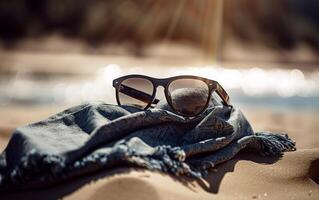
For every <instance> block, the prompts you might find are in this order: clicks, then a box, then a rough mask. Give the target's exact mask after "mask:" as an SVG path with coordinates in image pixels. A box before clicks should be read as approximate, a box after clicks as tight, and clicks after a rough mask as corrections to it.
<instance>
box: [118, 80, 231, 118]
mask: <svg viewBox="0 0 319 200" xmlns="http://www.w3.org/2000/svg"><path fill="white" fill-rule="evenodd" d="M130 78H140V79H146V80H148V81H150V82H151V83H152V85H153V93H152V95H149V94H147V93H144V92H142V91H139V90H136V89H134V88H131V87H129V86H125V85H124V88H123V85H121V83H122V82H123V81H124V80H127V79H130ZM179 79H194V80H200V81H203V82H204V83H206V85H207V86H208V95H209V96H208V98H207V102H206V104H205V106H204V107H203V109H202V110H201V111H200V112H198V113H196V114H194V115H192V114H185V113H180V112H178V111H177V110H176V109H175V108H174V106H173V103H172V101H171V97H170V92H169V90H168V88H169V85H170V84H171V83H172V82H173V81H175V80H179ZM121 86H122V88H121V89H124V90H125V91H124V92H122V91H121V92H122V93H124V94H126V95H128V96H131V97H133V98H136V99H139V100H141V101H143V102H145V103H148V104H147V105H146V107H145V108H144V110H146V109H148V108H150V107H151V105H152V104H157V103H158V102H159V100H158V99H156V98H155V96H156V89H157V87H158V86H162V87H164V94H165V98H166V101H167V103H168V104H169V106H170V107H171V108H172V110H173V112H175V113H176V114H179V115H182V116H184V117H195V116H197V115H199V114H201V113H202V112H203V111H204V110H205V109H206V108H207V107H208V105H209V102H210V99H211V95H212V93H213V92H216V93H217V94H218V95H219V97H220V98H221V99H222V101H223V104H224V105H225V106H231V105H230V103H229V95H228V94H227V92H226V91H225V90H224V88H223V87H222V86H221V85H220V84H219V83H218V82H217V81H214V80H210V79H207V78H203V77H199V76H193V75H181V76H174V77H170V78H153V77H149V76H145V75H140V74H132V75H126V76H122V77H119V78H117V79H114V80H113V87H114V88H115V95H116V101H117V104H118V105H120V106H121V102H120V98H119V92H120V87H121Z"/></svg>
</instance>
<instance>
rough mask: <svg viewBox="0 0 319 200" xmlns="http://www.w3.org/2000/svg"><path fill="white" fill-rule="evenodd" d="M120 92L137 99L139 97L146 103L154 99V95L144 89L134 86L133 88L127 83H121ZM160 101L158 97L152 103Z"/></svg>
mask: <svg viewBox="0 0 319 200" xmlns="http://www.w3.org/2000/svg"><path fill="white" fill-rule="evenodd" d="M119 92H121V93H123V94H126V95H128V96H130V97H133V98H135V99H138V100H140V101H143V102H145V103H149V102H150V100H151V99H152V96H151V95H149V94H147V93H145V92H142V91H139V90H136V89H134V88H131V87H129V86H126V85H123V84H121V85H120V86H119ZM158 102H159V100H158V99H154V100H153V102H152V104H157V103H158Z"/></svg>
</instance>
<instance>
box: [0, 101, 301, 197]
mask: <svg viewBox="0 0 319 200" xmlns="http://www.w3.org/2000/svg"><path fill="white" fill-rule="evenodd" d="M242 149H245V150H249V151H251V152H255V153H259V154H262V155H268V156H276V155H280V154H282V152H284V151H290V150H294V149H295V143H294V142H293V141H292V140H291V139H290V138H288V136H287V135H286V134H275V133H269V132H258V133H254V132H253V130H252V128H251V126H250V124H249V122H248V121H247V120H246V118H245V117H244V115H243V113H242V112H241V111H240V110H239V109H238V108H236V107H226V106H223V105H221V104H220V103H218V102H216V101H215V100H212V102H211V104H210V106H209V108H208V109H207V110H206V111H205V112H204V113H202V114H201V115H199V116H197V117H195V118H184V117H181V116H179V115H176V114H174V113H172V112H171V111H170V109H169V107H168V106H167V104H166V102H165V101H162V102H161V103H160V104H158V106H157V107H156V108H152V109H149V110H139V109H136V108H133V107H129V106H127V107H125V106H116V105H110V104H105V103H87V104H83V105H79V106H75V107H72V108H70V109H67V110H64V111H63V112H60V113H58V114H56V115H54V116H51V117H49V118H48V119H45V120H42V121H40V122H36V123H33V124H30V125H27V126H23V127H19V128H17V129H16V130H15V131H14V133H13V135H12V137H11V139H10V141H9V143H8V145H7V147H6V149H5V150H4V152H2V153H1V154H0V191H8V190H18V189H30V188H39V187H44V186H50V185H52V184H57V183H59V182H61V181H65V180H67V179H70V178H72V177H76V176H80V175H85V174H88V173H93V172H97V171H99V170H102V169H104V170H105V169H109V168H114V167H124V166H125V167H127V166H133V167H143V168H147V169H149V170H158V171H162V172H166V173H170V174H173V175H177V176H181V177H184V176H189V177H193V178H200V177H202V176H203V175H204V174H205V171H206V170H207V169H209V168H212V167H214V166H215V165H217V164H220V163H222V162H225V161H227V160H229V159H231V158H232V157H234V156H235V155H236V154H237V153H238V152H239V151H240V150H242Z"/></svg>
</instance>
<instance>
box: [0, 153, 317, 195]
mask: <svg viewBox="0 0 319 200" xmlns="http://www.w3.org/2000/svg"><path fill="white" fill-rule="evenodd" d="M318 169H319V149H308V150H298V151H296V152H290V153H285V154H284V156H283V157H282V158H281V159H279V160H277V159H275V158H266V157H260V156H256V155H252V154H243V153H241V154H239V155H238V156H236V157H235V158H234V159H232V160H230V161H228V162H226V163H224V164H221V165H219V166H217V167H216V168H215V169H213V170H211V171H210V172H209V175H208V176H207V177H206V178H205V179H203V180H199V181H193V180H180V179H179V178H177V177H172V176H170V175H166V174H163V173H158V172H151V171H147V170H142V169H126V168H121V169H114V170H109V171H107V172H100V173H96V174H94V175H91V176H86V177H82V178H78V179H76V180H72V181H69V182H66V183H63V184H61V185H58V186H55V187H51V188H49V189H42V190H38V191H29V192H22V193H16V194H11V195H4V196H2V198H1V199H22V198H23V199H58V198H63V199H68V200H71V199H76V200H80V199H94V200H99V199H109V200H113V199H114V200H115V199H117V200H126V199H130V200H135V199H136V200H137V199H152V200H157V199H158V200H162V199H201V200H205V199H318V198H319V185H318V184H319V170H318Z"/></svg>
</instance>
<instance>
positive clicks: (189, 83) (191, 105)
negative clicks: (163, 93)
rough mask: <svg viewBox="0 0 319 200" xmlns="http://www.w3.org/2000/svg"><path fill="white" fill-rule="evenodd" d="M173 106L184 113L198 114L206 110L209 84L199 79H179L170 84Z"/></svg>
mask: <svg viewBox="0 0 319 200" xmlns="http://www.w3.org/2000/svg"><path fill="white" fill-rule="evenodd" d="M168 92H169V94H170V99H171V104H172V105H171V106H172V107H173V109H174V110H175V111H177V112H178V113H180V114H184V115H188V116H191V115H197V114H199V113H200V112H202V111H203V110H204V108H205V107H206V105H207V102H208V99H209V96H208V95H209V88H208V85H207V84H206V83H205V82H204V81H202V80H197V79H186V78H185V79H178V80H175V81H173V82H171V83H170V85H169V86H168Z"/></svg>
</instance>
